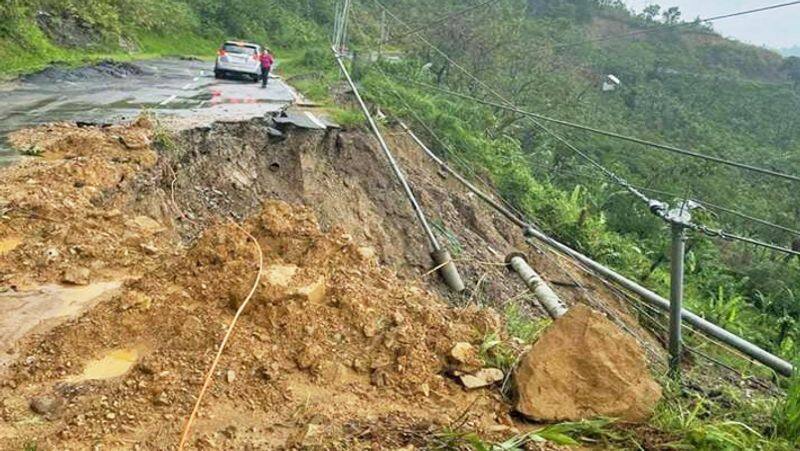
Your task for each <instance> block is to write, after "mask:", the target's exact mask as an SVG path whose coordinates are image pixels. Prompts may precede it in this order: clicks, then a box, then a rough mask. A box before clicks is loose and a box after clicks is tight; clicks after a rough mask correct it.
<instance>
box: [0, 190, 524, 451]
mask: <svg viewBox="0 0 800 451" xmlns="http://www.w3.org/2000/svg"><path fill="white" fill-rule="evenodd" d="M245 227H246V228H247V229H248V230H249V231H250V232H251V233H252V234H253V235H254V236H255V237H256V238H257V239H258V241H259V244H260V246H261V248H262V250H263V252H264V256H265V261H266V262H267V265H268V266H267V268H265V277H264V279H263V280H262V284H261V287H259V290H258V291H257V294H256V296H255V297H254V299H253V300H252V303H251V304H250V306H249V307H248V310H247V314H246V316H245V317H244V318H243V320H242V321H241V322H240V325H239V328H238V330H237V332H236V334H235V336H234V339H233V340H232V341H231V342H230V345H229V351H228V353H226V354H225V356H224V357H223V360H222V362H221V366H220V368H223V370H221V371H220V374H218V375H217V379H216V380H215V383H214V385H213V387H212V390H211V392H210V396H208V397H207V398H206V399H207V401H206V403H205V405H204V406H203V413H204V414H203V415H202V416H201V419H200V421H199V422H198V424H197V430H198V431H197V434H196V437H197V438H198V440H199V441H198V442H196V443H198V444H201V443H213V444H215V445H216V446H221V447H224V448H228V449H231V448H241V447H244V446H246V445H252V446H256V447H270V448H271V447H278V446H290V445H291V444H292V443H293V440H297V439H298V436H299V435H304V434H306V435H307V430H308V428H309V425H311V426H313V427H312V429H313V430H314V434H313V437H307V436H303V437H301V438H302V440H303V443H304V444H309V443H337V442H338V441H340V440H344V437H348V435H347V434H346V432H347V431H348V428H353V427H364V428H367V427H368V426H367V425H369V424H371V423H374V422H376V421H381V420H386V419H387V418H395V417H398V418H402V419H403V420H402V421H401V424H407V425H412V424H413V425H416V426H420V425H423V426H425V427H434V428H443V427H446V426H447V425H448V424H449V422H451V421H453V420H454V419H455V418H456V417H458V416H459V415H460V414H462V413H463V412H464V411H465V410H467V409H468V408H469V406H470V405H471V404H472V403H475V406H474V407H473V411H474V412H475V414H474V418H470V422H471V426H472V427H474V428H475V429H476V430H481V431H484V432H487V433H490V432H491V431H493V430H496V427H497V426H498V425H499V426H502V425H503V424H504V423H503V422H506V423H507V422H508V419H507V407H506V406H505V405H503V404H502V403H500V402H498V401H497V400H495V399H494V398H493V397H492V396H491V395H490V394H489V393H488V392H485V391H484V392H469V393H467V392H464V391H463V389H462V388H461V387H460V386H459V385H457V384H456V383H455V382H452V381H450V380H449V379H447V378H445V377H443V376H442V375H443V374H444V373H445V371H446V370H447V369H448V360H447V355H448V354H449V352H450V350H451V348H452V347H453V345H454V343H457V342H478V341H480V340H481V339H482V337H483V336H485V335H486V334H489V333H495V334H502V331H501V330H500V329H501V327H500V326H501V322H500V321H499V319H498V318H497V317H496V316H495V315H494V314H492V313H491V312H490V311H488V310H480V309H477V308H474V307H470V308H465V309H456V308H451V307H448V306H447V305H445V304H443V303H442V302H441V301H439V300H438V299H437V298H436V297H435V296H433V295H432V294H431V293H430V292H427V291H426V290H424V289H423V288H422V287H421V286H420V285H419V284H417V283H409V282H408V281H401V280H399V279H398V278H397V277H396V275H395V273H394V272H393V271H391V270H388V269H386V268H383V267H381V266H379V265H378V264H377V263H376V262H375V260H374V259H373V258H372V257H371V254H370V252H368V251H367V250H365V249H363V248H361V247H360V246H358V245H357V244H356V243H355V242H354V241H353V239H352V238H351V237H350V236H349V235H347V234H346V233H344V232H343V231H341V230H334V231H332V232H330V233H322V232H321V231H320V229H319V227H318V225H317V223H316V220H315V219H314V217H313V214H311V213H310V212H309V211H308V210H306V209H303V208H298V207H292V206H290V205H288V204H285V203H280V202H269V203H267V204H266V205H265V206H264V207H263V209H262V210H261V212H260V213H259V214H258V215H255V216H254V217H252V218H250V219H249V220H248V221H247V222H246V223H245ZM280 268H294V270H291V271H286V270H285V269H284V270H281V269H280ZM257 270H258V267H257V259H256V253H255V250H254V247H253V245H252V243H249V242H248V241H247V239H246V237H245V236H244V235H243V234H242V233H241V231H239V230H237V229H236V228H235V227H234V226H233V225H231V224H226V223H222V224H219V225H216V226H213V227H211V228H210V229H209V230H207V231H206V232H205V233H204V234H203V236H202V237H201V238H200V239H199V240H198V241H197V243H196V244H195V245H194V246H193V247H192V248H191V249H190V250H188V251H187V252H186V253H185V254H181V255H177V256H175V257H173V258H170V259H169V260H168V261H167V262H165V263H164V264H163V265H162V266H161V267H160V268H159V269H157V270H156V271H153V272H152V273H151V274H149V275H147V276H145V277H144V278H142V279H139V280H137V281H135V282H130V283H129V284H128V285H127V287H126V288H125V290H124V292H123V293H122V294H121V295H119V296H118V297H116V298H115V299H113V300H112V301H109V302H107V303H105V304H102V306H100V307H97V308H95V309H94V310H92V311H91V312H89V313H88V314H86V315H85V316H84V317H83V318H82V319H81V320H80V321H76V322H72V323H69V324H66V325H64V326H61V327H58V328H56V329H55V330H53V331H52V332H50V333H48V334H47V335H46V336H43V337H40V338H39V339H37V340H36V344H35V345H34V347H33V348H32V351H31V352H30V354H29V355H27V356H26V357H25V358H24V359H22V360H21V361H20V362H18V363H17V364H16V365H15V366H13V367H12V374H13V378H12V379H11V384H12V386H14V387H17V389H16V390H10V389H8V388H6V389H4V390H2V397H3V398H4V399H5V400H6V401H5V403H4V405H5V409H4V411H3V413H4V420H5V421H6V422H8V423H9V424H22V423H25V424H26V426H25V428H24V429H25V433H24V434H23V435H25V436H28V437H40V438H41V441H40V443H42V442H46V443H50V444H53V445H55V444H56V443H59V444H60V446H65V447H67V448H70V447H72V446H74V447H79V446H80V445H81V444H87V440H89V441H90V442H96V443H104V444H107V445H112V446H119V445H121V444H123V443H139V444H141V445H145V444H148V443H149V444H153V443H157V444H158V446H157V447H158V448H163V447H167V446H169V445H170V444H174V443H175V442H176V440H177V438H178V437H179V432H180V427H181V426H182V424H183V421H184V420H185V417H186V415H187V414H188V412H189V411H190V409H191V406H192V403H193V401H194V399H195V398H194V397H195V395H196V392H197V391H198V390H199V384H200V383H201V381H202V376H203V371H204V370H205V369H206V368H207V367H208V364H209V362H210V357H211V356H212V354H213V351H214V349H215V346H216V345H217V344H218V341H219V339H220V337H221V335H222V332H223V326H224V325H225V324H226V323H228V322H229V321H230V318H231V316H232V314H233V308H234V307H235V306H236V304H237V302H238V301H240V300H241V299H243V298H244V296H245V294H246V293H247V291H248V290H249V288H250V286H251V284H252V282H253V279H254V277H255V273H256V271H257ZM276 272H277V273H278V275H279V276H276V274H275V273H276ZM289 273H291V274H289ZM280 275H282V277H281V276H280ZM319 284H322V288H320V287H319ZM308 287H312V288H311V289H308ZM120 349H135V350H136V355H137V356H139V357H138V362H137V363H136V364H135V366H134V367H133V369H132V370H130V371H129V372H127V373H126V374H124V375H123V376H119V377H115V378H112V379H108V380H97V379H89V380H85V379H81V378H79V377H78V376H79V375H80V374H81V373H82V372H83V371H84V368H85V367H87V365H90V363H91V362H89V360H90V359H91V358H95V359H97V358H99V359H102V358H103V356H105V355H107V354H108V353H111V352H115V351H117V352H118V351H119V350H120ZM21 397H24V398H27V399H34V400H40V399H54V400H57V402H55V403H54V405H58V406H61V407H59V408H57V409H54V410H53V411H52V412H50V413H48V415H49V417H50V418H51V420H52V421H51V422H48V423H43V424H40V425H39V426H30V423H28V422H27V421H25V419H26V418H30V417H31V416H32V415H34V413H32V412H30V411H29V410H28V409H27V402H26V400H25V399H24V398H23V399H21ZM234 412H240V414H239V415H234V414H233V413H234ZM245 413H246V414H245ZM498 421H501V422H500V423H498ZM230 431H234V432H230ZM298 434H299V435H298ZM154 439H155V441H154ZM347 440H356V441H358V440H357V439H353V438H352V437H349V438H347ZM387 440H393V439H391V438H389V437H387ZM62 449H63V448H62Z"/></svg>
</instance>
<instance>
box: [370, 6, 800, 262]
mask: <svg viewBox="0 0 800 451" xmlns="http://www.w3.org/2000/svg"><path fill="white" fill-rule="evenodd" d="M799 1H800V0H799ZM373 2H374V3H375V4H377V5H378V6H379V7H380V8H381V9H383V10H384V11H386V13H387V14H388V15H389V16H390V17H392V18H393V19H394V20H396V21H397V22H399V23H400V24H401V25H403V26H405V27H406V28H410V27H409V25H408V24H406V23H405V22H404V21H403V20H402V19H400V18H399V17H397V16H396V15H395V14H394V13H392V12H391V11H390V10H389V9H388V8H386V7H385V6H384V5H383V4H382V3H381V2H380V0H373ZM414 35H415V36H417V37H418V38H419V39H420V40H421V41H422V42H424V43H425V44H426V45H427V46H428V47H430V48H431V49H432V50H434V51H435V52H437V53H439V54H440V55H441V56H442V57H443V58H445V59H446V60H447V61H448V62H450V64H452V65H453V66H454V67H456V68H457V69H458V70H460V71H461V72H462V73H464V74H465V75H466V76H467V77H469V78H471V79H472V80H473V81H475V82H476V83H478V84H479V85H481V87H483V88H484V89H485V90H487V91H488V92H490V93H492V94H493V95H494V96H495V97H497V98H499V99H501V100H502V101H503V102H505V103H506V104H507V105H509V107H510V108H513V109H515V110H519V108H517V107H516V106H515V105H514V104H513V103H512V102H511V101H509V100H507V99H506V98H505V97H504V96H503V95H502V94H500V93H499V92H497V91H496V90H495V89H493V88H492V87H490V86H489V85H488V84H486V82H484V81H483V80H481V79H479V78H478V77H476V76H475V75H473V74H472V73H470V72H469V71H468V70H467V69H465V68H464V67H463V66H461V65H460V64H459V63H458V62H457V61H455V60H453V58H451V57H450V55H448V54H447V53H445V52H444V51H442V50H441V49H439V48H438V47H437V46H436V45H434V44H432V43H431V42H430V41H428V40H427V39H425V37H424V36H422V35H420V34H419V32H416V33H414ZM519 111H522V110H519ZM526 117H527V118H528V119H529V120H530V121H531V122H532V123H533V124H534V125H536V126H537V127H539V128H540V129H542V130H543V131H544V132H545V133H547V134H549V135H550V136H552V137H553V138H555V139H556V140H557V141H559V142H560V143H561V144H563V145H564V146H566V147H567V148H569V149H570V150H571V151H572V152H574V153H575V154H577V155H578V156H580V157H581V158H583V159H584V160H586V161H587V162H588V163H589V164H590V165H592V166H594V167H595V168H596V169H597V170H599V171H601V172H602V173H603V174H605V175H606V177H608V178H609V179H611V180H612V181H613V182H614V183H616V184H618V185H620V186H621V187H623V188H625V189H626V190H628V191H629V192H630V194H631V195H633V196H634V197H636V198H638V199H639V200H641V201H642V202H644V203H645V204H646V205H647V207H648V208H649V209H650V212H651V213H653V214H655V215H656V216H658V217H660V218H661V219H663V220H664V221H666V222H669V223H672V224H679V225H681V226H683V227H686V228H689V229H691V230H693V231H696V232H699V233H702V234H704V235H706V236H709V237H713V238H722V239H725V240H733V241H741V242H745V243H748V244H752V245H755V246H761V247H765V248H768V249H771V250H775V251H779V252H784V253H787V254H791V255H798V256H800V252H797V251H794V250H792V249H788V248H785V247H782V246H777V245H774V244H770V243H766V242H763V241H759V240H755V239H752V238H747V237H743V236H739V235H736V234H733V233H729V232H726V231H724V230H721V229H713V228H710V227H708V226H704V225H699V224H694V223H691V222H686V221H682V220H681V219H676V218H674V217H673V216H672V215H671V214H670V212H669V211H668V206H667V205H666V204H665V203H663V202H660V201H658V200H655V199H651V198H649V197H647V196H646V195H645V194H643V193H642V192H641V191H639V190H638V189H636V188H635V187H634V186H633V185H631V184H630V183H629V182H628V181H627V180H625V179H624V178H622V177H620V176H619V175H617V174H616V173H614V171H612V170H610V169H608V168H606V167H605V166H603V165H602V164H600V163H599V162H598V161H597V160H595V159H594V158H592V157H591V156H589V155H588V154H587V153H585V152H584V151H582V150H581V149H579V148H577V147H576V146H574V145H573V144H572V143H570V142H569V141H567V140H566V139H564V138H563V137H562V136H561V135H559V134H557V133H555V132H554V131H552V130H550V129H549V128H547V127H546V126H544V124H542V123H541V122H539V121H538V120H537V119H538V118H537V117H536V116H532V115H526ZM797 180H798V181H800V178H798V179H797Z"/></svg>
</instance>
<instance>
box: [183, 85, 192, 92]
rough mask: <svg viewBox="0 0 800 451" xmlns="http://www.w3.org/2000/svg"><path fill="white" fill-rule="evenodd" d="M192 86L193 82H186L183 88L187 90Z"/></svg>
mask: <svg viewBox="0 0 800 451" xmlns="http://www.w3.org/2000/svg"><path fill="white" fill-rule="evenodd" d="M190 86H192V84H191V83H186V84H185V85H183V87H182V88H181V89H183V90H184V91H186V90H187V89H189V87H190Z"/></svg>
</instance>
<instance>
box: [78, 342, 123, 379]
mask: <svg viewBox="0 0 800 451" xmlns="http://www.w3.org/2000/svg"><path fill="white" fill-rule="evenodd" d="M138 360H139V350H138V349H136V348H131V349H116V350H114V351H111V352H109V353H108V354H106V355H105V356H103V357H102V358H99V359H96V360H92V361H90V362H89V363H87V364H86V367H85V368H84V369H83V374H81V375H80V376H76V377H73V378H71V379H70V382H83V381H89V380H104V379H113V378H115V377H120V376H122V375H124V374H125V373H127V372H128V371H130V369H131V368H132V367H133V365H134V364H135V363H136V362H137V361H138Z"/></svg>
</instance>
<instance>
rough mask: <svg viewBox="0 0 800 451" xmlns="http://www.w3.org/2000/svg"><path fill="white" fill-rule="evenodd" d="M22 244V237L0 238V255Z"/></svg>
mask: <svg viewBox="0 0 800 451" xmlns="http://www.w3.org/2000/svg"><path fill="white" fill-rule="evenodd" d="M20 244H22V238H20V237H18V236H12V237H8V238H0V255H5V254H7V253H9V252H11V251H13V250H14V249H16V248H17V246H19V245H20Z"/></svg>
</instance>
